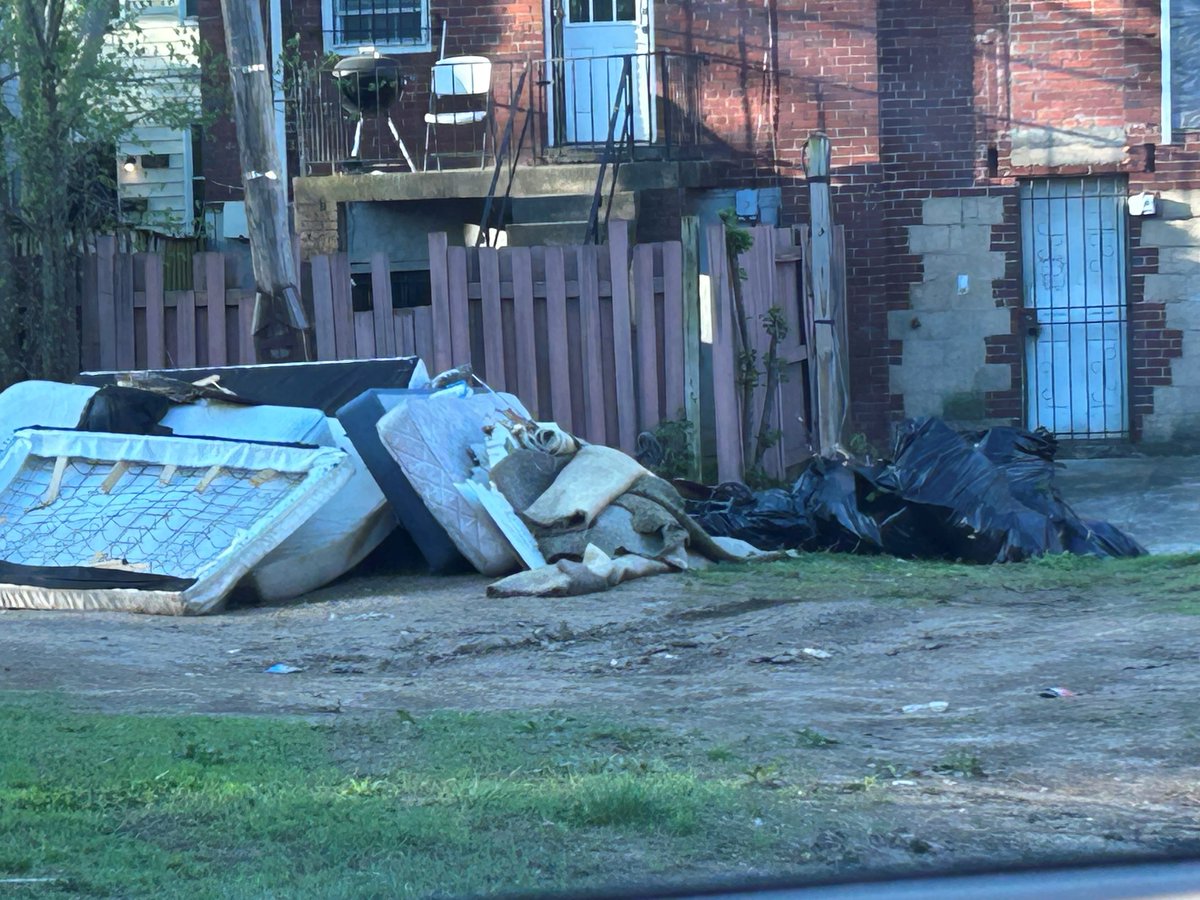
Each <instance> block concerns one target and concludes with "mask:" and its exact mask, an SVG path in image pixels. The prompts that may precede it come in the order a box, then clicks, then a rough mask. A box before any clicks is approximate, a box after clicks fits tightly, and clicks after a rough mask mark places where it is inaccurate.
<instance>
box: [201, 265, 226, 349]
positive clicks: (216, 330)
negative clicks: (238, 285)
mask: <svg viewBox="0 0 1200 900" xmlns="http://www.w3.org/2000/svg"><path fill="white" fill-rule="evenodd" d="M204 289H205V291H206V292H207V293H208V364H209V365H210V366H223V365H226V364H227V363H228V362H229V355H228V353H227V351H226V347H225V257H224V256H223V255H222V254H220V253H205V254H204Z"/></svg>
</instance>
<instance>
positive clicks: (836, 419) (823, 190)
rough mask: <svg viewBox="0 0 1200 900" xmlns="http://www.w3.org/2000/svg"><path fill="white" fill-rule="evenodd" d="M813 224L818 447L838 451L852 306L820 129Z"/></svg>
mask: <svg viewBox="0 0 1200 900" xmlns="http://www.w3.org/2000/svg"><path fill="white" fill-rule="evenodd" d="M804 158H805V164H804V170H805V174H806V175H807V176H808V197H809V216H810V220H811V228H810V232H809V234H810V248H811V253H810V257H809V260H810V261H809V272H810V275H811V281H810V284H809V290H810V291H811V294H812V310H813V335H812V336H811V341H812V353H813V359H812V363H811V364H810V370H809V371H810V373H811V382H812V391H813V405H814V406H815V407H816V417H817V421H816V423H815V425H816V435H815V436H816V438H817V450H818V452H819V453H822V454H830V453H834V452H836V451H838V450H840V449H841V448H842V442H843V441H844V440H845V434H844V433H843V432H844V431H845V428H846V413H847V410H848V406H849V397H848V396H847V395H848V393H849V388H848V385H847V383H846V380H847V371H846V363H847V359H846V357H847V354H848V352H849V350H848V348H847V347H846V325H845V321H846V310H845V308H844V306H843V305H842V304H841V303H840V302H839V300H840V298H838V297H836V296H834V290H833V269H832V266H833V213H832V209H831V204H830V198H829V160H830V147H829V138H827V137H826V136H825V135H824V134H822V133H820V132H817V133H815V134H813V135H812V136H810V137H809V139H808V143H807V144H806V146H805V157H804Z"/></svg>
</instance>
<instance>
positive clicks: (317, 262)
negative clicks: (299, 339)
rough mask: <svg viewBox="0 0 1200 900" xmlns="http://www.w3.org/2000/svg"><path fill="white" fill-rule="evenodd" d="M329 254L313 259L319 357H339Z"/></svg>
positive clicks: (314, 317)
mask: <svg viewBox="0 0 1200 900" xmlns="http://www.w3.org/2000/svg"><path fill="white" fill-rule="evenodd" d="M329 268H330V267H329V257H328V256H314V257H313V259H312V293H313V296H312V300H313V328H314V329H315V330H316V332H317V359H319V360H322V361H324V360H332V359H337V344H336V342H335V341H334V334H333V285H332V282H331V281H330V271H329Z"/></svg>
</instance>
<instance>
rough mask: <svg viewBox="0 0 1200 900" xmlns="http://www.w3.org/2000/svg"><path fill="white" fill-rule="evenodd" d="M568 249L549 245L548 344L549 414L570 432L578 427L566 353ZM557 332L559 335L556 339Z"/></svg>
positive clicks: (547, 283)
mask: <svg viewBox="0 0 1200 900" xmlns="http://www.w3.org/2000/svg"><path fill="white" fill-rule="evenodd" d="M566 271H567V269H566V252H565V251H564V250H563V248H562V247H547V248H546V332H547V334H546V343H547V345H548V346H549V348H550V398H551V400H550V403H551V410H550V414H551V415H552V416H553V417H554V420H555V421H556V422H558V424H559V426H560V427H562V428H565V429H566V430H567V431H573V430H574V428H575V423H574V416H573V415H572V414H571V367H570V362H569V359H568V356H567V348H568V344H567V340H566V334H567V275H566ZM556 335H557V336H559V337H557V338H556Z"/></svg>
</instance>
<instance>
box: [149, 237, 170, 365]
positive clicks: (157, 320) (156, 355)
mask: <svg viewBox="0 0 1200 900" xmlns="http://www.w3.org/2000/svg"><path fill="white" fill-rule="evenodd" d="M165 299H166V298H165V294H164V291H163V258H162V254H160V253H151V254H149V255H148V256H147V257H146V365H147V367H149V368H151V369H162V368H165V367H166V365H167V343H166V329H167V322H166V315H165V313H166V310H165V308H164V307H163V301H164V300H165Z"/></svg>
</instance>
